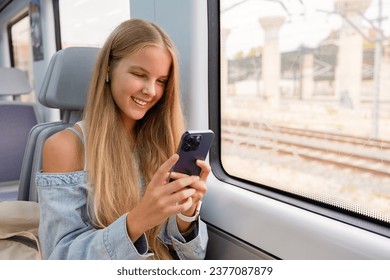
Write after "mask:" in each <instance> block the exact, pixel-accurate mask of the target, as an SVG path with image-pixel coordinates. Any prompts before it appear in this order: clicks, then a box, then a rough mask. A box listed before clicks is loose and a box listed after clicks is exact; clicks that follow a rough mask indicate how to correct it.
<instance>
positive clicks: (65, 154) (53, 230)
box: [36, 19, 210, 259]
mask: <svg viewBox="0 0 390 280" xmlns="http://www.w3.org/2000/svg"><path fill="white" fill-rule="evenodd" d="M178 76H179V73H178V62H177V56H176V51H175V49H174V46H173V44H172V42H171V40H170V39H169V38H168V36H167V34H166V33H165V32H164V31H163V30H162V29H161V28H159V27H158V26H157V25H155V24H153V23H151V22H147V21H144V20H138V19H132V20H128V21H125V22H123V23H122V24H120V25H119V26H118V27H117V28H116V29H115V30H114V31H113V32H112V34H111V35H110V36H109V37H108V39H107V41H106V43H105V44H104V46H103V48H102V50H101V52H100V55H99V57H98V60H97V63H96V67H95V70H94V73H93V76H92V79H91V84H90V89H89V96H88V101H87V105H86V108H85V111H84V119H83V121H81V122H79V123H77V124H76V125H75V126H74V127H73V128H71V129H66V130H64V131H61V132H59V133H56V134H54V135H53V136H51V137H50V138H49V139H47V140H46V142H45V144H44V151H43V162H42V164H43V168H42V172H40V173H39V174H38V176H37V179H36V182H37V186H38V195H39V202H40V207H41V209H40V210H41V220H40V228H39V236H40V242H41V247H42V252H43V257H44V258H52V259H147V258H152V259H171V258H180V259H202V258H204V256H205V250H206V246H207V240H208V236H207V230H206V225H205V224H204V223H203V222H202V221H201V220H200V218H199V217H198V211H199V209H197V208H198V205H199V203H200V201H201V199H202V197H203V195H204V194H205V192H206V190H207V188H206V180H207V177H208V175H209V173H210V166H209V165H208V164H207V163H206V162H204V161H198V162H197V164H198V166H199V167H200V168H201V170H202V172H201V174H200V176H186V175H184V174H171V177H173V178H174V179H175V180H173V181H172V182H169V180H168V176H169V170H170V169H171V167H172V166H173V165H174V164H175V162H176V161H177V160H178V155H177V154H175V151H176V149H177V146H178V143H179V140H180V136H181V134H182V132H183V131H184V120H183V115H182V111H181V106H180V97H179V81H178Z"/></svg>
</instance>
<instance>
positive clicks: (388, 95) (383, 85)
mask: <svg viewBox="0 0 390 280" xmlns="http://www.w3.org/2000/svg"><path fill="white" fill-rule="evenodd" d="M379 96H380V100H381V101H386V102H389V101H390V45H387V46H384V48H383V59H382V63H381V71H380V93H379Z"/></svg>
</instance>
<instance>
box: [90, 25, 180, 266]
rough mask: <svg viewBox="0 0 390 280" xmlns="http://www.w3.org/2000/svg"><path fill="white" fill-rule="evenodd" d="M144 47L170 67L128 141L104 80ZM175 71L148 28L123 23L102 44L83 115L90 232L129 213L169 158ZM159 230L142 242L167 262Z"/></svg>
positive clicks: (174, 140)
mask: <svg viewBox="0 0 390 280" xmlns="http://www.w3.org/2000/svg"><path fill="white" fill-rule="evenodd" d="M150 45H158V46H162V47H165V48H166V49H167V50H168V51H169V52H170V54H171V56H172V65H171V69H170V73H169V77H168V80H167V83H166V86H165V91H164V93H163V96H162V98H161V99H160V100H159V101H158V103H157V104H156V105H155V106H154V107H153V108H152V109H150V110H149V111H148V112H147V113H146V115H145V116H144V117H143V118H142V119H141V120H139V121H138V122H137V123H136V126H135V131H134V134H133V135H130V134H129V132H128V131H125V129H124V126H123V125H122V122H121V119H120V111H119V108H118V106H117V105H116V104H115V102H114V99H113V98H112V94H111V89H110V84H109V83H106V81H105V79H106V74H107V71H108V68H109V67H110V69H112V68H113V67H115V65H116V63H118V61H119V60H120V59H122V58H124V57H126V56H128V55H131V54H133V53H136V52H137V51H140V50H141V49H143V48H145V47H147V46H150ZM178 71H179V70H178V61H177V54H176V50H175V48H174V45H173V43H172V42H171V40H170V39H169V37H168V36H167V34H166V33H165V32H164V31H163V30H162V29H161V28H160V27H158V26H157V25H155V24H153V23H151V22H147V21H144V20H139V19H131V20H127V21H125V22H123V23H122V24H120V25H119V26H118V27H117V28H116V29H115V30H114V31H113V32H112V33H111V34H110V36H109V37H108V39H107V41H106V43H105V44H104V46H103V48H102V50H101V52H100V54H99V57H98V60H97V63H96V67H95V70H94V73H93V76H92V80H91V84H90V88H89V94H88V100H87V105H86V108H85V111H84V120H85V128H86V149H87V153H86V154H87V169H88V176H89V177H88V180H89V182H90V186H91V191H90V192H89V195H90V201H91V202H92V205H93V207H92V217H93V221H94V224H95V226H96V227H98V228H104V227H107V226H108V225H109V224H111V223H112V222H114V221H115V220H116V219H117V218H119V217H120V216H121V215H123V214H125V213H127V212H129V211H130V210H131V209H132V208H134V207H135V206H136V205H137V204H138V202H139V201H140V199H141V197H142V193H143V192H142V188H143V187H146V186H147V185H148V183H149V182H150V180H151V178H152V176H153V175H154V173H155V172H156V170H157V169H158V168H159V167H160V166H161V164H162V163H163V162H165V161H166V160H167V159H168V158H169V157H170V156H171V155H172V154H173V153H174V152H175V149H176V147H177V145H178V143H179V138H180V135H181V133H182V132H183V130H184V118H183V114H182V110H181V105H180V97H179V78H178V77H179V73H178ZM140 178H142V179H143V180H140ZM141 182H142V183H141ZM142 184H143V185H144V186H142ZM160 228H161V225H159V226H156V227H155V228H153V229H151V230H149V231H148V232H146V236H147V239H148V242H149V245H150V248H151V250H152V251H153V252H154V257H155V258H157V259H166V258H170V255H169V252H168V250H167V248H166V247H165V246H164V245H162V244H161V242H159V241H158V238H157V235H158V233H159V231H160Z"/></svg>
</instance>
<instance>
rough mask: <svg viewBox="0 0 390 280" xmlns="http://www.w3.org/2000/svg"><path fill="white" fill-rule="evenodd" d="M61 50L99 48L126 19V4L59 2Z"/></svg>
mask: <svg viewBox="0 0 390 280" xmlns="http://www.w3.org/2000/svg"><path fill="white" fill-rule="evenodd" d="M59 14H60V29H61V40H62V48H67V47H70V46H91V47H101V46H102V45H103V43H104V41H105V40H106V37H107V36H108V34H109V33H110V32H111V31H112V30H113V29H114V27H116V26H117V25H118V24H119V23H120V22H122V21H123V20H125V19H128V18H130V1H129V0H115V1H106V0H60V1H59Z"/></svg>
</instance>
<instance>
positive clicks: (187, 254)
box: [159, 216, 208, 260]
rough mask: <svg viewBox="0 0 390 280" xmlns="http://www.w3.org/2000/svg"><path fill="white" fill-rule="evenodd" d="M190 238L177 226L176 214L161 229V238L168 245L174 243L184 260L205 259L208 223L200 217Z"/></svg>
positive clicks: (179, 255) (178, 254)
mask: <svg viewBox="0 0 390 280" xmlns="http://www.w3.org/2000/svg"><path fill="white" fill-rule="evenodd" d="M191 238H192V239H190V240H188V238H185V237H183V236H182V235H181V234H180V232H179V229H178V228H177V222H176V216H172V217H170V218H169V219H168V221H167V222H166V224H165V226H164V227H163V228H162V229H161V232H160V234H159V239H160V240H161V241H162V242H163V243H165V244H166V245H172V246H173V249H174V250H175V251H176V254H177V256H178V257H179V258H180V259H182V260H203V259H204V258H205V256H206V249H207V243H208V234H207V226H206V224H205V223H204V222H203V221H202V220H201V219H200V216H199V217H198V220H197V221H196V224H195V228H194V230H193V234H191Z"/></svg>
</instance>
